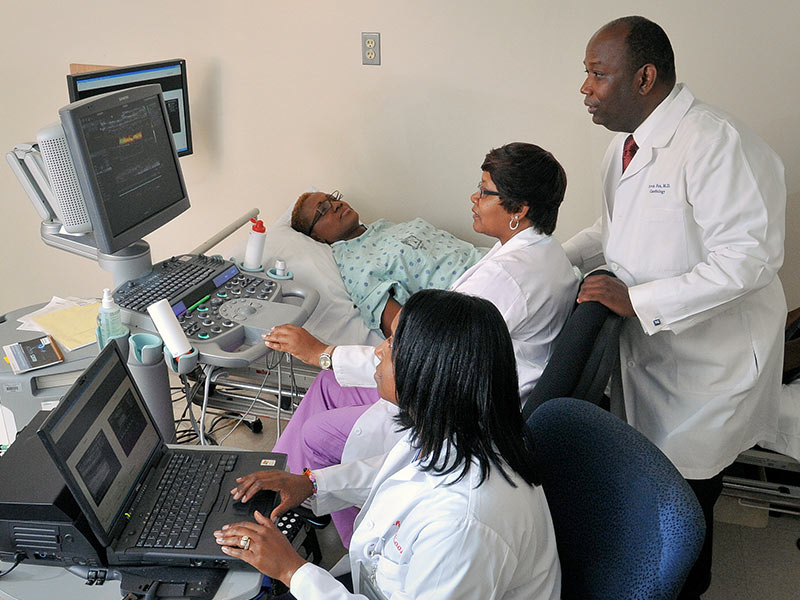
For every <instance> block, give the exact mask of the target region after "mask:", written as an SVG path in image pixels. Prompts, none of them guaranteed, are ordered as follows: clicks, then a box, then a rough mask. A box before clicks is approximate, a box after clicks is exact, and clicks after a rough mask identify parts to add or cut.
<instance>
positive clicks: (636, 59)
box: [603, 16, 675, 86]
mask: <svg viewBox="0 0 800 600" xmlns="http://www.w3.org/2000/svg"><path fill="white" fill-rule="evenodd" d="M617 25H626V26H627V27H628V28H629V29H628V35H627V36H626V38H625V44H626V45H627V46H628V61H629V63H630V67H631V72H635V71H637V70H638V69H639V67H641V66H642V65H646V64H648V63H649V64H652V65H655V67H656V71H657V72H658V78H659V79H660V80H661V81H662V82H663V83H665V84H667V85H670V86H671V85H673V84H674V83H675V54H674V53H673V51H672V44H670V42H669V37H667V34H666V32H665V31H664V30H663V29H662V28H661V26H660V25H658V24H657V23H653V22H652V21H651V20H649V19H645V18H644V17H638V16H630V17H621V18H619V19H615V20H613V21H611V22H610V23H608V25H606V26H605V27H604V28H603V29H605V28H608V27H614V26H617Z"/></svg>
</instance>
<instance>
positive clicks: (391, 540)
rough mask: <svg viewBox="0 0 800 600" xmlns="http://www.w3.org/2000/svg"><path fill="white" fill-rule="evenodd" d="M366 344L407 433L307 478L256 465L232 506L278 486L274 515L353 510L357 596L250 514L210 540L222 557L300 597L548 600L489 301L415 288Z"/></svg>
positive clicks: (543, 518)
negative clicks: (388, 331) (378, 452)
mask: <svg viewBox="0 0 800 600" xmlns="http://www.w3.org/2000/svg"><path fill="white" fill-rule="evenodd" d="M392 329H393V331H394V335H393V337H390V338H389V339H388V340H387V341H386V342H384V343H383V344H382V345H381V346H379V347H378V348H377V350H376V351H375V354H376V355H377V357H378V358H379V360H380V363H379V364H378V367H377V369H376V372H375V376H374V377H375V381H376V382H377V384H378V389H379V391H380V394H381V397H382V398H384V399H386V400H388V401H390V402H394V403H397V405H398V407H399V414H398V416H397V423H398V424H399V425H400V426H401V427H402V428H403V429H404V431H405V436H404V437H403V439H402V440H401V441H399V442H398V443H397V445H396V446H395V447H394V448H393V449H392V450H391V451H390V453H389V454H388V456H387V457H386V459H385V461H383V462H382V463H381V462H380V461H379V460H376V459H371V460H370V459H368V460H365V461H357V462H354V463H350V464H345V465H336V466H332V467H327V468H324V469H320V470H319V471H316V472H314V473H313V474H305V475H293V474H290V473H285V472H276V471H260V472H257V473H254V474H251V475H248V476H246V477H243V478H241V479H240V480H239V485H238V486H237V487H236V488H235V489H234V490H232V492H231V493H232V494H233V496H234V498H236V499H240V500H242V501H243V502H246V501H248V500H249V499H250V498H252V497H253V495H254V494H255V493H257V492H258V491H260V490H263V489H272V490H277V491H279V492H280V495H281V504H280V505H279V506H278V507H277V508H276V509H275V511H273V514H272V515H271V516H272V517H273V518H275V517H277V516H279V515H281V514H282V513H283V512H285V511H286V510H288V509H289V508H290V507H292V506H296V505H298V504H299V503H300V502H302V501H303V500H305V499H306V498H311V499H312V506H313V507H314V510H315V511H317V512H320V511H322V512H327V511H329V510H332V509H334V508H341V507H342V506H347V505H352V504H358V505H362V506H363V509H362V510H361V512H360V514H359V517H358V519H357V520H356V525H357V527H356V530H355V532H354V534H353V538H352V542H351V544H350V565H351V574H352V578H353V585H354V587H355V594H353V593H350V592H349V591H348V590H347V589H346V587H345V585H342V584H340V583H338V582H337V581H336V580H335V579H334V578H333V577H332V576H331V575H330V574H329V573H328V572H327V571H325V570H323V569H321V568H319V567H317V566H315V565H313V564H311V563H306V562H305V561H304V560H303V559H302V558H301V557H300V556H299V555H298V554H297V553H296V552H295V551H294V549H293V548H292V547H291V545H290V544H289V542H288V541H287V540H286V539H285V538H284V536H283V535H282V534H281V533H280V532H279V531H278V529H277V528H276V527H275V525H274V524H273V523H272V521H270V520H269V519H268V518H266V517H265V516H264V515H261V514H260V513H256V522H254V523H253V522H241V523H235V524H232V525H227V526H225V527H224V528H223V529H222V530H220V531H217V532H215V535H216V539H217V543H219V544H220V545H222V546H223V551H225V552H226V553H227V554H229V555H230V556H233V557H236V558H241V559H242V560H244V561H246V562H248V563H250V564H252V565H253V566H255V567H256V568H257V569H259V570H260V571H262V572H263V573H265V574H267V575H270V576H271V577H274V578H278V579H280V580H281V581H283V582H284V583H285V584H286V585H287V586H289V589H290V591H291V593H292V595H293V596H294V597H296V598H298V599H300V600H303V599H306V598H308V599H311V598H313V599H344V598H391V599H401V598H403V599H411V598H464V597H470V598H482V599H487V600H488V599H501V598H502V599H512V598H519V599H523V598H524V599H526V600H535V599H541V598H547V599H550V598H558V597H559V593H560V588H561V574H560V566H559V562H558V555H557V551H556V543H555V537H554V533H553V525H552V521H551V519H550V513H549V510H548V508H547V501H546V499H545V497H544V493H543V491H542V489H541V487H539V486H538V485H536V483H537V480H538V475H537V472H536V469H535V466H534V463H533V460H532V459H533V447H532V444H531V440H530V439H529V437H528V434H527V433H526V429H525V426H524V424H523V421H522V417H521V414H520V411H519V394H518V388H517V377H516V370H515V368H514V360H513V356H514V355H513V347H512V344H511V339H510V337H509V334H508V331H507V329H506V327H505V326H504V322H503V318H502V317H501V315H500V313H499V312H498V310H497V309H496V308H495V307H494V306H493V305H492V304H491V303H490V302H488V301H486V300H483V299H481V298H475V297H471V296H467V295H463V294H458V293H455V292H447V291H441V290H424V291H422V292H418V293H417V294H414V295H413V296H412V297H411V298H410V299H409V301H408V302H407V303H406V305H405V307H404V309H403V311H402V313H401V314H400V316H399V318H396V319H395V321H394V322H393V323H392Z"/></svg>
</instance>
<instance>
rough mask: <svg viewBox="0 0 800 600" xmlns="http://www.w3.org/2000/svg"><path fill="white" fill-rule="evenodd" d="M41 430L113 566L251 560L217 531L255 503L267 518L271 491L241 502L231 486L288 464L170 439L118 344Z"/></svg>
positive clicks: (248, 516)
mask: <svg viewBox="0 0 800 600" xmlns="http://www.w3.org/2000/svg"><path fill="white" fill-rule="evenodd" d="M38 434H39V436H40V437H41V439H42V442H43V445H44V446H45V448H46V449H47V452H48V453H49V454H50V456H51V457H52V459H53V462H54V463H55V465H56V467H57V468H58V470H59V471H60V472H61V474H62V475H63V476H64V480H65V483H66V485H67V487H68V488H69V490H70V492H72V494H73V496H74V497H75V501H76V502H77V503H78V506H80V508H81V510H82V511H83V513H84V514H85V516H86V518H87V520H88V522H89V524H90V526H91V528H92V531H93V533H94V534H95V535H96V536H97V539H98V540H99V541H100V543H101V544H102V545H103V546H104V547H105V548H106V552H107V557H108V562H109V565H180V566H193V567H233V568H237V567H238V568H245V567H247V565H246V563H244V562H243V561H239V560H235V559H232V558H231V557H229V556H227V555H226V554H224V553H223V552H222V551H221V550H220V548H219V546H218V545H217V543H216V542H215V540H214V535H213V532H214V530H216V529H219V528H220V527H221V526H222V525H225V524H226V523H233V522H236V521H243V520H252V519H253V516H252V515H253V511H254V510H255V509H258V510H259V511H261V512H262V513H263V514H266V515H269V513H270V511H271V510H272V509H273V507H274V506H275V504H276V494H275V493H274V492H259V493H258V494H257V495H256V496H255V497H254V498H253V499H252V500H250V501H248V502H247V503H245V504H242V503H240V502H235V501H234V500H233V497H232V496H231V494H230V490H231V489H233V487H235V485H236V481H235V480H236V478H237V477H241V476H242V475H246V474H249V473H252V472H254V471H258V470H264V469H284V468H285V465H286V455H285V454H276V453H271V452H258V451H235V450H228V449H224V448H221V447H219V446H213V447H209V446H203V447H201V446H185V447H183V446H181V447H175V446H167V444H166V443H165V442H164V439H163V438H162V437H161V434H160V433H159V430H158V427H157V426H156V424H155V422H154V421H153V418H152V416H151V414H150V412H149V411H148V409H147V405H146V404H145V402H144V400H143V399H142V396H141V393H140V392H139V389H138V388H137V387H136V384H135V382H134V380H133V378H132V377H131V374H130V371H129V370H128V368H127V365H126V363H125V361H124V360H123V358H122V355H121V354H120V351H119V348H118V347H117V344H116V343H115V342H112V343H109V344H108V345H107V346H106V347H105V348H104V349H103V350H102V351H101V352H100V354H99V355H98V356H97V358H96V359H95V360H94V361H93V362H92V363H91V364H90V365H89V367H87V369H86V371H85V372H84V373H83V374H82V375H81V376H80V377H79V378H78V379H77V381H76V382H75V383H74V384H73V386H72V387H71V388H70V390H69V391H68V392H67V394H66V395H65V396H64V398H63V399H62V400H61V402H60V403H59V405H58V406H57V407H56V408H55V409H54V410H53V411H52V413H51V414H50V415H49V416H48V418H47V419H46V420H45V421H44V423H42V425H41V427H40V428H39V430H38ZM173 481H177V483H175V484H173V487H172V488H170V487H169V486H168V484H169V483H170V482H173ZM195 488H196V489H195ZM187 490H190V491H189V493H188V496H187V497H186V498H180V495H181V494H183V493H186V491H187ZM202 493H205V499H202V500H201V499H200V498H201V497H202V496H201V494H202Z"/></svg>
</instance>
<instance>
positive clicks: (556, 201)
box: [481, 142, 567, 235]
mask: <svg viewBox="0 0 800 600" xmlns="http://www.w3.org/2000/svg"><path fill="white" fill-rule="evenodd" d="M481 170H483V171H486V172H488V173H489V175H491V177H492V181H493V182H494V184H495V186H496V187H497V191H498V192H499V193H500V205H501V206H502V207H503V208H505V209H506V211H507V212H509V213H515V212H517V211H519V210H520V209H521V208H522V207H523V206H527V207H528V212H527V214H526V217H527V218H528V219H529V220H530V221H531V225H532V226H533V228H534V229H535V230H536V231H538V232H539V233H544V234H546V235H550V234H552V233H553V231H554V230H555V228H556V220H557V219H558V207H559V206H560V205H561V202H562V201H563V200H564V192H565V191H566V189H567V174H566V173H565V172H564V169H563V168H562V167H561V165H560V164H559V163H558V161H557V160H556V159H555V157H554V156H553V155H552V154H550V153H549V152H548V151H547V150H544V149H542V148H540V147H539V146H536V145H534V144H526V143H523V142H513V143H511V144H506V145H505V146H501V147H500V148H495V149H494V150H492V151H490V152H489V154H487V155H486V159H485V160H484V161H483V164H482V165H481Z"/></svg>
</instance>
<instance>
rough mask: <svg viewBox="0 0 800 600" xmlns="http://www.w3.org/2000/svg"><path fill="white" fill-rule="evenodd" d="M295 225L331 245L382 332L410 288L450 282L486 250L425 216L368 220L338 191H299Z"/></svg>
mask: <svg viewBox="0 0 800 600" xmlns="http://www.w3.org/2000/svg"><path fill="white" fill-rule="evenodd" d="M292 228H293V229H295V230H296V231H299V232H300V233H303V234H305V235H308V236H309V237H311V238H312V239H314V240H316V241H318V242H322V243H325V244H329V245H330V246H331V252H332V253H333V258H334V260H335V261H336V264H337V265H338V267H339V272H340V273H341V275H342V280H343V282H344V286H345V288H346V289H347V292H348V294H350V298H351V299H352V300H353V303H354V304H355V305H356V307H358V309H359V311H360V313H361V315H362V317H363V318H364V321H365V322H366V324H367V326H368V327H370V328H372V329H377V328H380V329H381V330H382V331H383V332H384V335H386V332H387V331H388V330H389V325H390V324H391V322H392V319H393V318H394V316H395V315H396V314H397V312H398V311H399V309H400V306H401V305H402V304H403V303H405V301H406V300H408V298H409V296H411V294H413V293H414V292H417V291H419V290H423V289H427V288H438V289H446V288H448V287H449V286H450V285H452V284H453V282H455V281H456V279H458V278H459V277H460V276H461V275H462V274H463V273H464V271H466V270H467V269H468V268H469V267H471V266H472V265H473V264H475V263H476V262H478V260H480V259H481V257H483V255H484V254H486V252H487V249H486V248H476V247H475V246H473V245H472V244H470V243H468V242H465V241H463V240H460V239H458V238H457V237H455V236H453V235H452V234H450V233H448V232H446V231H443V230H441V229H437V228H436V227H434V226H433V225H431V224H430V223H428V222H427V221H424V220H423V219H414V220H413V221H407V222H405V223H392V222H390V221H387V220H386V219H378V220H377V221H375V222H374V223H372V224H370V225H364V224H362V223H361V221H360V220H359V216H358V213H357V212H356V211H355V210H353V208H352V207H351V206H350V205H349V204H348V203H347V202H345V201H344V200H342V196H341V194H339V192H333V193H330V194H326V193H324V192H312V193H306V194H303V195H301V196H300V197H299V198H298V199H297V202H296V203H295V206H294V210H293V211H292Z"/></svg>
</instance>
